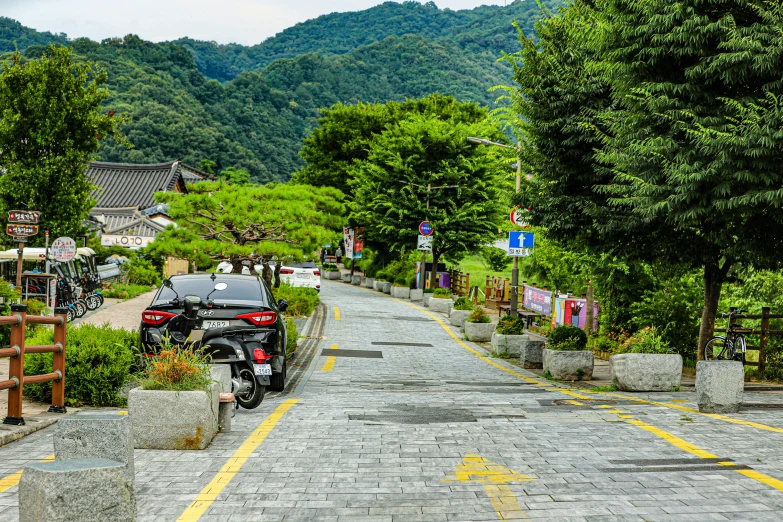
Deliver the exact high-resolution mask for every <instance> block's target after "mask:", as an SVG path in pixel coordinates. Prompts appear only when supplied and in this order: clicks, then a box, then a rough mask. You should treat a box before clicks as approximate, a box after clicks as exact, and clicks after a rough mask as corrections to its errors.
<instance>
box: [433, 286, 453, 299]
mask: <svg viewBox="0 0 783 522" xmlns="http://www.w3.org/2000/svg"><path fill="white" fill-rule="evenodd" d="M432 296H433V297H435V298H436V299H443V298H445V297H448V298H449V299H451V289H449V288H436V289H435V291H434V292H433V294H432Z"/></svg>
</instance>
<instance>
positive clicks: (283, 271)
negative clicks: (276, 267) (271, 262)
mask: <svg viewBox="0 0 783 522" xmlns="http://www.w3.org/2000/svg"><path fill="white" fill-rule="evenodd" d="M280 273H281V274H284V275H291V274H293V273H294V270H293V268H281V269H280Z"/></svg>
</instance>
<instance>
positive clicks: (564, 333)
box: [547, 324, 587, 350]
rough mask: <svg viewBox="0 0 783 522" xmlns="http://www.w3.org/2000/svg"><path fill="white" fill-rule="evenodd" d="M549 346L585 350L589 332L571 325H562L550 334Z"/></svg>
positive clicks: (560, 348) (557, 348) (555, 348)
mask: <svg viewBox="0 0 783 522" xmlns="http://www.w3.org/2000/svg"><path fill="white" fill-rule="evenodd" d="M547 348H549V349H550V350H584V349H585V348H587V334H586V333H585V332H584V330H582V329H580V328H577V327H576V326H571V325H567V324H564V325H560V326H558V327H556V328H555V329H554V330H552V332H551V333H550V334H549V339H548V341H547Z"/></svg>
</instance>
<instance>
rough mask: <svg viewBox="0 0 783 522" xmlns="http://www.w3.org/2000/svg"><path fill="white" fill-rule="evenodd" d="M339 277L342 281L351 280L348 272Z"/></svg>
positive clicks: (348, 281)
mask: <svg viewBox="0 0 783 522" xmlns="http://www.w3.org/2000/svg"><path fill="white" fill-rule="evenodd" d="M341 277H342V279H343V283H350V282H351V274H350V272H349V273H346V274H343V275H342V276H341Z"/></svg>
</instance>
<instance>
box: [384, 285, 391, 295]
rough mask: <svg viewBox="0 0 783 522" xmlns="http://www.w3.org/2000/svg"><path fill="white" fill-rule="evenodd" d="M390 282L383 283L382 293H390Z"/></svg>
mask: <svg viewBox="0 0 783 522" xmlns="http://www.w3.org/2000/svg"><path fill="white" fill-rule="evenodd" d="M391 289H392V284H391V283H383V293H384V294H391Z"/></svg>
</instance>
